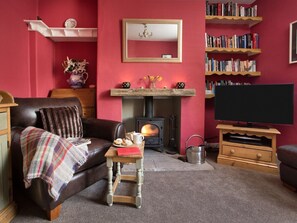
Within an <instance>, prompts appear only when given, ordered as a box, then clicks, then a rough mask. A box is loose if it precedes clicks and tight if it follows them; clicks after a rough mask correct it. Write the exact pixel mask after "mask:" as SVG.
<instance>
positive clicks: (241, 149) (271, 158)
mask: <svg viewBox="0 0 297 223" xmlns="http://www.w3.org/2000/svg"><path fill="white" fill-rule="evenodd" d="M217 129H219V155H218V158H217V162H218V163H220V164H226V165H230V166H238V167H244V168H249V169H254V170H258V171H263V172H268V173H274V174H277V173H278V168H277V164H276V136H277V135H278V134H280V132H279V131H278V130H277V129H274V128H268V129H265V128H250V127H235V126H233V125H228V124H219V125H217Z"/></svg>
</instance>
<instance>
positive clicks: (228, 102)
mask: <svg viewBox="0 0 297 223" xmlns="http://www.w3.org/2000/svg"><path fill="white" fill-rule="evenodd" d="M215 120H221V121H236V122H238V123H240V122H243V123H242V124H245V125H247V126H251V125H252V124H256V123H270V124H293V121H294V85H293V84H268V85H222V86H216V88H215Z"/></svg>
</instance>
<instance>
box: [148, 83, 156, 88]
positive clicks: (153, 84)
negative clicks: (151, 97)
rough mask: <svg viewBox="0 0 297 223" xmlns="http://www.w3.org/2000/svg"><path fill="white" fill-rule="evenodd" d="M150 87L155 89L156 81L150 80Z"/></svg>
mask: <svg viewBox="0 0 297 223" xmlns="http://www.w3.org/2000/svg"><path fill="white" fill-rule="evenodd" d="M149 87H150V89H155V88H156V82H154V81H150V86H149Z"/></svg>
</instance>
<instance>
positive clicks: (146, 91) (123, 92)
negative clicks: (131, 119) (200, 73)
mask: <svg viewBox="0 0 297 223" xmlns="http://www.w3.org/2000/svg"><path fill="white" fill-rule="evenodd" d="M110 96H122V97H124V96H130V97H134V96H144V97H146V96H165V97H168V96H177V97H178V96H180V97H185V96H196V89H173V88H172V89H163V88H156V89H150V88H134V89H133V88H131V89H123V88H114V89H111V90H110Z"/></svg>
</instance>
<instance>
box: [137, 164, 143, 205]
mask: <svg viewBox="0 0 297 223" xmlns="http://www.w3.org/2000/svg"><path fill="white" fill-rule="evenodd" d="M136 171H137V173H136V174H137V175H136V178H137V194H136V201H135V202H136V207H137V208H141V203H142V197H141V185H142V174H143V171H142V162H141V159H138V160H137V161H136Z"/></svg>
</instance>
